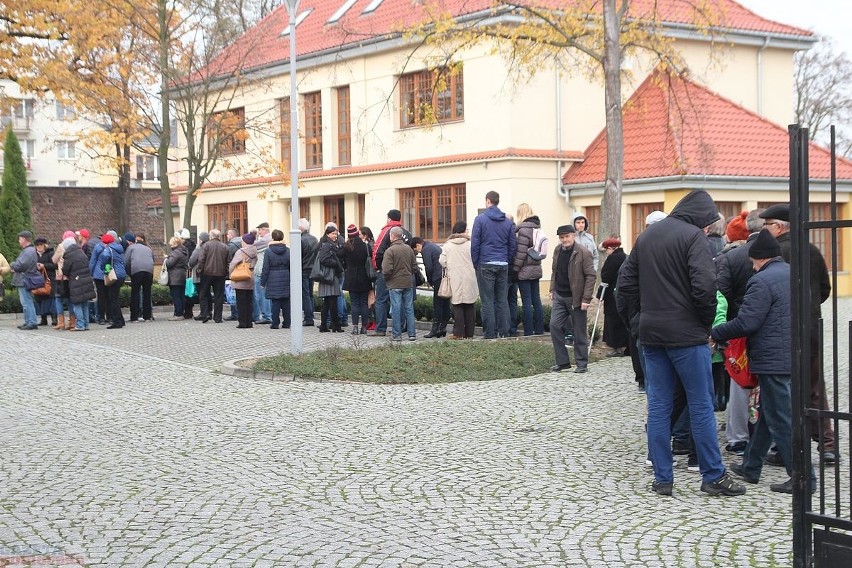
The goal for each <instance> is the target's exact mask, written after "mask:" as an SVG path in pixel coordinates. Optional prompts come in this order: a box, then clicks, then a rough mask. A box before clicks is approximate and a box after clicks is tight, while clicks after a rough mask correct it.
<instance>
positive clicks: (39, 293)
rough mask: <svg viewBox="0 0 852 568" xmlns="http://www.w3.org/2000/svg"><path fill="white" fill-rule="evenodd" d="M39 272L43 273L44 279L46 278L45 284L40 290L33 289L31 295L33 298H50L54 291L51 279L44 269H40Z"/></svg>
mask: <svg viewBox="0 0 852 568" xmlns="http://www.w3.org/2000/svg"><path fill="white" fill-rule="evenodd" d="M39 272H40V273H41V276H42V278H44V284H42V285H41V286H39V287H38V288H33V289H32V290H30V293H31V294H32V295H33V296H50V293H51V292H52V291H53V289H52V288H51V286H50V277H49V276H48V275H47V271H46V270H45V269H44V268H39Z"/></svg>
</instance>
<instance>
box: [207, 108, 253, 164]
mask: <svg viewBox="0 0 852 568" xmlns="http://www.w3.org/2000/svg"><path fill="white" fill-rule="evenodd" d="M247 138H248V133H247V132H246V109H244V108H235V109H230V110H224V111H221V112H215V113H213V115H212V116H211V117H210V120H209V122H208V123H207V149H208V150H209V151H210V152H211V153H212V152H217V151H218V152H219V154H220V155H223V156H227V155H231V154H244V153H245V151H246V139H247Z"/></svg>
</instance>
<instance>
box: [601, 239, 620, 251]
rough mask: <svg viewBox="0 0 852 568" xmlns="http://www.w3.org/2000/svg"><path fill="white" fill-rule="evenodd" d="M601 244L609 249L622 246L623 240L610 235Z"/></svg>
mask: <svg viewBox="0 0 852 568" xmlns="http://www.w3.org/2000/svg"><path fill="white" fill-rule="evenodd" d="M601 246H602V247H603V248H605V249H608V248H618V247H620V246H621V241H620V240H618V239H616V238H615V237H610V238H608V239H607V240H605V241H604V242H603V243H602V244H601Z"/></svg>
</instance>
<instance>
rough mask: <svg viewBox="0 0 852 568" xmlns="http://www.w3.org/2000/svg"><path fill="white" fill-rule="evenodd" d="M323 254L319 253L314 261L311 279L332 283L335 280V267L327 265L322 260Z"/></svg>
mask: <svg viewBox="0 0 852 568" xmlns="http://www.w3.org/2000/svg"><path fill="white" fill-rule="evenodd" d="M321 260H322V256H321V255H320V254H318V255H317V259H316V260H315V261H314V266H313V268H311V280H316V281H317V282H321V283H323V284H331V283H332V282H334V269H333V268H332V267H330V266H325V265H324V264H323V263H322V262H320V261H321Z"/></svg>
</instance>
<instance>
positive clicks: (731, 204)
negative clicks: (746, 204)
mask: <svg viewBox="0 0 852 568" xmlns="http://www.w3.org/2000/svg"><path fill="white" fill-rule="evenodd" d="M716 209H717V210H718V211H719V213H721V214H722V215H724V216H725V221H727V220H728V219H730V218H731V217H736V216H737V215H739V214H740V213H742V210H743V204H742V203H741V202H740V201H717V202H716Z"/></svg>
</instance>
